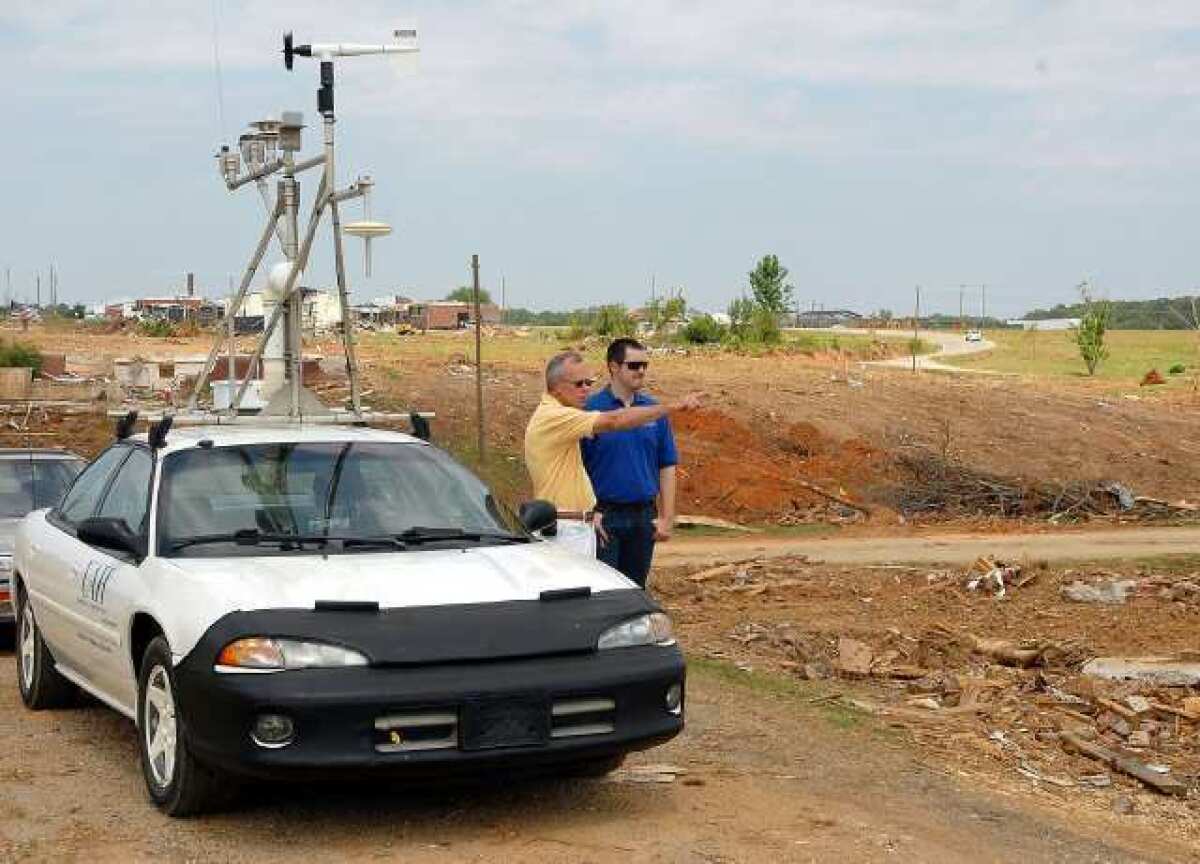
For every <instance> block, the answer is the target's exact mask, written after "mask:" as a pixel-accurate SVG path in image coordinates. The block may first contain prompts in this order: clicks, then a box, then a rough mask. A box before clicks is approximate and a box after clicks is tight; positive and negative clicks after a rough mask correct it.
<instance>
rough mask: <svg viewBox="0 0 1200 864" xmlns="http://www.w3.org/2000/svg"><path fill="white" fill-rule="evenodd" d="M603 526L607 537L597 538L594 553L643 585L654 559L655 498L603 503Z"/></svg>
mask: <svg viewBox="0 0 1200 864" xmlns="http://www.w3.org/2000/svg"><path fill="white" fill-rule="evenodd" d="M598 509H600V510H601V511H602V512H603V513H604V518H603V522H602V524H603V526H604V531H605V533H607V534H608V540H607V541H599V542H600V543H601V544H602V545H600V547H599V549H598V550H597V553H596V557H597V558H599V559H600V560H601V561H603V562H604V563H605V564H607V565H608V566H609V567H612V568H614V569H616V570H620V571H621V572H622V573H624V574H625V575H626V576H628V577H629V578H630V579H632V580H633V581H634V582H636V583H637V584H638V585H639V586H640V587H642V588H645V587H646V577H647V576H649V575H650V562H651V561H652V560H653V559H654V517H655V515H656V514H655V508H654V502H653V501H651V502H648V503H646V504H639V505H604V504H601V505H600V506H599V508H598Z"/></svg>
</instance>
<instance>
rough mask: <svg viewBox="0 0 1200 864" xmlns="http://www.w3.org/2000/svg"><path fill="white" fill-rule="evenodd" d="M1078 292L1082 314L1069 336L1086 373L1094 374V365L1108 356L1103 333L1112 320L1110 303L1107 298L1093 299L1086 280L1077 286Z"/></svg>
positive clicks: (1097, 364)
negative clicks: (1081, 299) (1081, 359)
mask: <svg viewBox="0 0 1200 864" xmlns="http://www.w3.org/2000/svg"><path fill="white" fill-rule="evenodd" d="M1079 293H1080V296H1082V297H1083V316H1082V317H1081V318H1080V321H1079V326H1078V327H1072V328H1071V331H1070V337H1071V341H1072V342H1074V343H1075V345H1076V346H1077V347H1078V348H1079V356H1080V357H1082V358H1083V365H1084V366H1086V367H1087V374H1089V375H1095V374H1096V367H1097V366H1099V365H1100V363H1101V362H1103V361H1104V360H1105V359H1106V358H1107V357H1108V346H1106V345H1105V344H1104V334H1105V333H1106V332H1107V331H1108V325H1109V323H1110V322H1111V320H1112V304H1111V303H1109V302H1108V301H1107V300H1095V299H1093V298H1092V293H1091V286H1090V285H1089V284H1088V283H1087V282H1084V283H1083V284H1081V285H1080V286H1079Z"/></svg>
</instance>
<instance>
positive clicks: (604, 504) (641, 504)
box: [596, 498, 657, 513]
mask: <svg viewBox="0 0 1200 864" xmlns="http://www.w3.org/2000/svg"><path fill="white" fill-rule="evenodd" d="M655 506H657V504H656V502H655V500H654V499H653V498H651V499H650V500H649V501H598V502H597V503H596V509H597V510H599V511H600V512H602V513H621V512H625V513H637V512H640V511H642V510H652V509H654V507H655Z"/></svg>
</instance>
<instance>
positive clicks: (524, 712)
mask: <svg viewBox="0 0 1200 864" xmlns="http://www.w3.org/2000/svg"><path fill="white" fill-rule="evenodd" d="M462 736H463V737H462V742H463V743H462V746H463V749H464V750H496V749H499V748H503V747H535V746H538V745H543V744H545V743H546V742H547V741H549V740H550V704H549V701H548V700H547V699H545V698H544V697H541V696H517V697H510V698H506V699H483V700H478V701H473V702H468V703H467V704H466V705H465V706H464V708H463V730H462Z"/></svg>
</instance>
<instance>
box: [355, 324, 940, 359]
mask: <svg viewBox="0 0 1200 864" xmlns="http://www.w3.org/2000/svg"><path fill="white" fill-rule="evenodd" d="M359 338H360V341H361V342H363V343H364V345H365V346H367V347H369V348H371V349H375V350H378V351H380V352H381V353H382V355H383V356H387V357H389V358H394V359H396V360H399V361H403V360H404V359H405V358H406V357H407V358H411V359H417V358H420V359H422V360H429V359H433V360H436V361H441V362H445V363H454V362H459V363H473V362H474V359H475V334H474V331H468V330H456V331H439V332H430V333H426V334H412V335H408V336H399V335H396V334H394V333H388V332H380V333H364V334H361V335H360V337H359ZM909 341H910V338H909V337H902V336H901V335H900V334H897V335H896V336H892V335H882V336H880V337H878V338H876V337H872V336H868V335H863V334H857V333H829V332H809V331H797V330H786V331H784V334H783V342H782V343H781V344H780V345H778V346H762V347H757V348H751V349H748V351H747V352H746V353H750V354H758V353H765V352H770V351H772V350H775V351H778V350H786V351H789V352H794V353H797V354H826V353H833V352H838V351H842V352H846V353H847V354H849V355H850V356H851V357H852V358H861V359H867V358H872V357H876V356H878V354H879V347H878V346H879V343H881V342H887V343H888V344H889V345H890V346H894V349H895V351H894V353H895V354H896V355H897V356H899V355H901V354H907V353H908V350H909ZM654 344H655V343H654V342H653V340H652V341H651V347H654ZM606 346H607V340H606V339H600V338H596V337H594V338H590V339H589V340H588V341H587V343H586V345H585V346H584V354H585V356H586V357H587V359H588V362H589V363H592V364H594V365H595V366H597V368H602V367H603V365H604V349H605V347H606ZM566 347H579V344H578V343H572V342H571V341H570V340H568V338H567V336H566V329H565V328H550V327H546V328H535V329H532V330H530V332H528V333H527V334H525V335H520V336H518V335H514V334H511V333H503V335H494V336H485V337H484V340H483V360H484V363H485V364H489V363H493V364H500V365H502V366H508V367H510V368H519V369H538V368H540V367H541V365H542V364H543V363H545V362H546V360H547V359H548V358H549V357H550V356H551V355H552V354H554V353H555V352H556V351H560V350H562V349H563V348H566ZM672 347H686V348H687V349H688V350H689V351H691V352H694V353H698V354H700V353H704V352H710V353H714V354H715V353H718V352H721V351H728V350H731V349H728V348H721V347H718V346H696V345H691V346H675V345H672ZM935 348H936V346H934V345H931V344H929V343H926V342H920V343H919V344H918V347H917V353H918V354H927V353H930V352H932V351H933V350H935Z"/></svg>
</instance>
